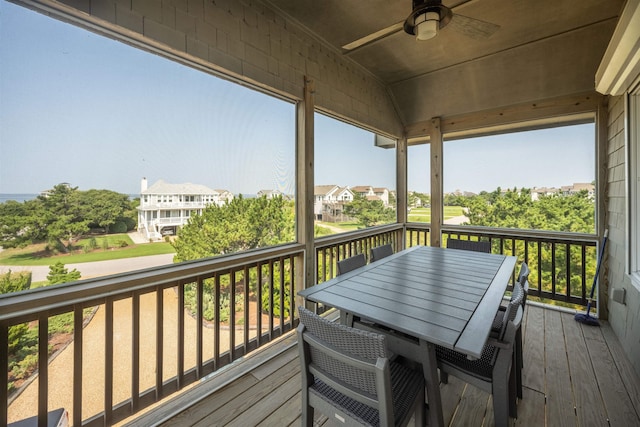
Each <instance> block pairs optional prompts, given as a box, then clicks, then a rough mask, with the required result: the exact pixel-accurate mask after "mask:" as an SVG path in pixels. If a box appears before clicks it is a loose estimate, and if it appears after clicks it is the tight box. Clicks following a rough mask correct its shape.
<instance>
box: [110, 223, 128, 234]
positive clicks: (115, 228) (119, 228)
mask: <svg viewBox="0 0 640 427" xmlns="http://www.w3.org/2000/svg"><path fill="white" fill-rule="evenodd" d="M109 231H110V232H111V233H126V232H127V224H125V223H124V222H123V221H116V222H114V223H113V225H112V226H111V227H109Z"/></svg>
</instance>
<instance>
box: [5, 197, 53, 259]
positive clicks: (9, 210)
mask: <svg viewBox="0 0 640 427" xmlns="http://www.w3.org/2000/svg"><path fill="white" fill-rule="evenodd" d="M42 215H43V212H42V208H41V202H40V201H39V200H29V201H26V202H23V203H19V202H16V201H14V200H9V201H7V202H5V203H1V204H0V243H1V244H2V246H3V247H4V248H19V247H24V246H26V245H28V244H31V243H34V242H38V241H42V240H46V237H47V233H46V221H45V220H44V218H43V216H42Z"/></svg>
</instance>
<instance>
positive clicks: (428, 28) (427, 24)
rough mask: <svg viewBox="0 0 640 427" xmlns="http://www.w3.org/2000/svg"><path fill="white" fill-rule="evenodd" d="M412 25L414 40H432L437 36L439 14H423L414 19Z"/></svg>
mask: <svg viewBox="0 0 640 427" xmlns="http://www.w3.org/2000/svg"><path fill="white" fill-rule="evenodd" d="M414 25H415V33H416V40H429V39H432V38H434V37H435V36H436V35H437V34H438V28H439V27H440V14H439V13H437V12H425V13H423V14H421V15H418V16H417V17H416V20H415V24H414Z"/></svg>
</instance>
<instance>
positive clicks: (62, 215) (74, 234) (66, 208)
mask: <svg viewBox="0 0 640 427" xmlns="http://www.w3.org/2000/svg"><path fill="white" fill-rule="evenodd" d="M38 200H40V202H41V205H42V209H41V212H42V215H43V219H44V221H45V224H44V225H45V227H46V239H47V241H48V242H49V243H50V245H51V246H53V247H54V248H56V249H59V250H66V249H68V247H70V246H71V245H72V244H73V242H74V241H75V240H76V239H78V238H79V237H80V236H82V235H83V234H85V233H86V232H88V231H89V220H87V219H85V218H84V215H83V211H82V208H81V196H80V194H79V192H78V188H77V187H71V186H69V185H66V184H58V185H56V186H55V187H53V189H52V190H51V191H49V192H48V193H47V194H44V195H40V196H38Z"/></svg>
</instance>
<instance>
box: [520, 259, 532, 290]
mask: <svg viewBox="0 0 640 427" xmlns="http://www.w3.org/2000/svg"><path fill="white" fill-rule="evenodd" d="M530 273H531V271H530V270H529V266H528V265H527V263H526V262H523V263H522V265H521V266H520V273H518V282H520V284H521V285H523V286H524V282H526V281H527V280H529V274H530Z"/></svg>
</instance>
